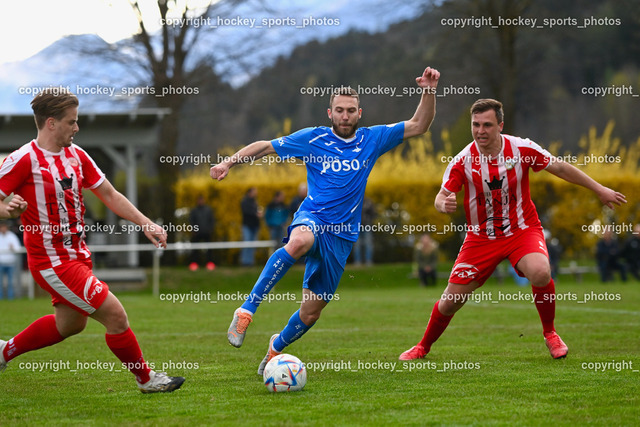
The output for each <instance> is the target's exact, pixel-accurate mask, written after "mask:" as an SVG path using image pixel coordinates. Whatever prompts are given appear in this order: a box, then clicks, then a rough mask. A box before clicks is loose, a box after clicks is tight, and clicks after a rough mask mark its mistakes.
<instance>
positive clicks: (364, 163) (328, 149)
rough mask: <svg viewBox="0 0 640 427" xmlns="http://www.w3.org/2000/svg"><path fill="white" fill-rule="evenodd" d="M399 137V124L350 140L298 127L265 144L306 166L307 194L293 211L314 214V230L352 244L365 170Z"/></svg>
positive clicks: (359, 133)
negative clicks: (300, 160) (315, 222)
mask: <svg viewBox="0 0 640 427" xmlns="http://www.w3.org/2000/svg"><path fill="white" fill-rule="evenodd" d="M403 135H404V122H400V123H396V124H393V125H386V126H384V125H382V126H372V127H365V128H359V129H358V130H356V134H355V136H354V137H352V138H350V139H343V138H340V137H338V136H336V135H335V134H334V133H333V130H332V128H330V127H326V126H321V127H315V128H306V129H302V130H299V131H298V132H295V133H293V134H291V135H288V136H284V137H281V138H277V139H274V140H272V141H271V144H272V145H273V148H274V149H275V150H276V153H278V155H279V156H280V157H281V158H283V159H287V158H290V157H295V158H298V159H302V161H303V162H304V163H305V165H306V167H307V197H306V198H305V199H304V201H303V202H302V204H301V205H300V208H299V209H298V212H302V211H307V212H310V213H312V214H313V215H314V216H315V217H316V218H318V219H319V220H320V221H321V222H322V224H316V225H317V226H318V227H321V229H320V230H319V231H320V232H330V233H332V234H335V235H337V236H338V237H341V238H343V239H346V240H349V241H352V242H355V241H356V240H358V232H359V229H360V215H361V212H362V200H363V198H364V190H365V187H366V185H367V179H368V178H369V174H370V173H371V168H372V167H373V165H374V164H375V162H376V160H378V157H380V156H381V155H382V154H384V153H386V152H387V151H389V150H391V149H392V148H394V147H395V146H397V145H398V144H400V143H401V142H402V137H403Z"/></svg>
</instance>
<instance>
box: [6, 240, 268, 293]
mask: <svg viewBox="0 0 640 427" xmlns="http://www.w3.org/2000/svg"><path fill="white" fill-rule="evenodd" d="M276 245H277V242H276V241H275V240H252V241H247V242H211V243H190V242H178V243H169V244H168V245H167V247H166V248H164V249H158V248H156V247H155V246H153V245H152V244H151V243H147V244H136V245H90V246H89V249H90V250H91V253H94V254H95V253H100V252H133V251H137V252H153V267H152V280H151V283H152V289H153V295H154V296H159V295H160V259H161V258H162V254H163V253H164V251H183V252H188V251H192V250H202V249H214V250H216V249H242V248H275V247H276ZM16 253H25V250H24V248H22V249H21V250H20V251H17V252H16ZM19 272H20V269H17V274H15V276H17V278H16V280H18V278H19V277H20V276H21V274H20V273H19ZM26 276H27V279H26V280H27V296H28V297H29V299H33V298H34V297H35V282H34V280H33V277H32V276H31V274H30V273H28V272H27V275H26ZM99 278H100V277H98V279H99Z"/></svg>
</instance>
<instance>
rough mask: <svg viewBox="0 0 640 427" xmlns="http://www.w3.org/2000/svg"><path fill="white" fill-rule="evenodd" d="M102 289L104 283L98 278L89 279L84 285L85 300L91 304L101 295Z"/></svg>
mask: <svg viewBox="0 0 640 427" xmlns="http://www.w3.org/2000/svg"><path fill="white" fill-rule="evenodd" d="M102 289H103V286H102V282H100V280H98V278H97V277H96V276H91V277H89V278H88V279H87V282H86V283H85V285H84V300H85V301H86V302H88V303H91V300H92V299H93V298H94V297H95V296H96V295H98V294H99V293H101V292H102Z"/></svg>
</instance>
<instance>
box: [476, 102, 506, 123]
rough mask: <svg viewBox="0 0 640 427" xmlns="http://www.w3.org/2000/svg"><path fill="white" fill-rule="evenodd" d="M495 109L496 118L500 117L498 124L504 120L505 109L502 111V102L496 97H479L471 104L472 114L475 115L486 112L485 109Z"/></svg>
mask: <svg viewBox="0 0 640 427" xmlns="http://www.w3.org/2000/svg"><path fill="white" fill-rule="evenodd" d="M489 110H493V111H495V113H496V119H498V124H500V123H502V122H503V121H504V111H502V102H500V101H496V100H495V99H491V98H485V99H478V100H477V101H476V102H474V103H473V105H472V106H471V115H472V116H473V115H474V114H476V113H484V112H485V111H489Z"/></svg>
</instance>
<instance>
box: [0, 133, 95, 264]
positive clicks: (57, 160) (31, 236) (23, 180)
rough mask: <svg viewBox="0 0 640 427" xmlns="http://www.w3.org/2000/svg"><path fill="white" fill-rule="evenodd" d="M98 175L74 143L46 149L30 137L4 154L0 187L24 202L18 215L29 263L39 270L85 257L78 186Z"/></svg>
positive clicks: (87, 253) (91, 183) (89, 183)
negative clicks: (21, 144)
mask: <svg viewBox="0 0 640 427" xmlns="http://www.w3.org/2000/svg"><path fill="white" fill-rule="evenodd" d="M104 180H105V176H104V173H102V171H101V170H100V168H98V166H97V165H96V164H95V162H94V161H93V159H92V158H91V157H89V155H88V154H87V153H86V152H85V151H84V150H83V149H82V148H80V147H78V146H77V145H75V144H72V145H71V146H70V147H66V148H64V149H62V150H61V151H60V152H59V153H52V152H49V151H46V150H43V149H42V148H40V147H39V146H38V144H37V142H36V141H35V140H33V141H31V142H29V143H28V144H25V145H23V146H22V147H20V148H19V149H18V150H16V151H14V152H13V153H11V154H10V155H9V156H8V157H7V158H6V159H5V160H4V162H3V163H2V166H0V193H1V194H2V196H3V197H7V196H8V195H9V194H11V193H15V194H19V195H20V196H22V197H23V198H24V199H25V201H26V202H27V203H28V207H27V210H26V211H25V212H24V213H23V214H22V216H21V221H22V227H23V231H24V244H25V247H26V249H27V257H28V260H29V267H30V268H32V269H37V270H43V269H47V268H51V267H56V266H58V265H60V264H61V263H62V262H64V261H67V260H84V259H87V258H90V257H91V252H90V251H89V249H88V248H87V245H86V243H85V224H84V211H85V207H84V203H83V199H82V189H83V188H90V189H94V188H96V187H98V186H99V185H100V184H102V182H103V181H104Z"/></svg>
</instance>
